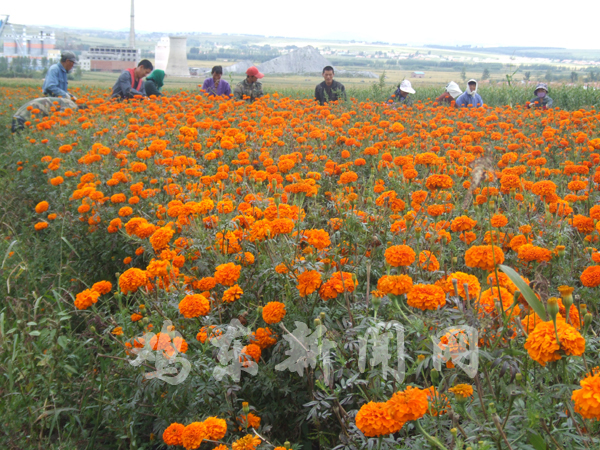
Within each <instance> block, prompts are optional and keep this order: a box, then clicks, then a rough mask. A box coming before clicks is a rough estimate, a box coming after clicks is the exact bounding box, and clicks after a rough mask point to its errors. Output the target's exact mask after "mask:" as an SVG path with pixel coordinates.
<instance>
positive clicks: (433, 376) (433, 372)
mask: <svg viewBox="0 0 600 450" xmlns="http://www.w3.org/2000/svg"><path fill="white" fill-rule="evenodd" d="M430 376H431V382H432V383H433V384H435V385H437V384H438V381H440V373H439V372H438V371H437V370H435V369H431V374H430Z"/></svg>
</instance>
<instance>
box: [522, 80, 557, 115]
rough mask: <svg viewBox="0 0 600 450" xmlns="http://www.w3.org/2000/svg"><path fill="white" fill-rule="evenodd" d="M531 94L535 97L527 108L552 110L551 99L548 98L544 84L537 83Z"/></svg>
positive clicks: (546, 87)
mask: <svg viewBox="0 0 600 450" xmlns="http://www.w3.org/2000/svg"><path fill="white" fill-rule="evenodd" d="M533 94H534V95H535V97H533V98H532V99H531V101H530V102H529V104H528V105H527V107H528V108H541V109H548V108H552V99H551V98H550V97H548V85H547V84H546V83H538V85H537V86H536V87H535V91H533Z"/></svg>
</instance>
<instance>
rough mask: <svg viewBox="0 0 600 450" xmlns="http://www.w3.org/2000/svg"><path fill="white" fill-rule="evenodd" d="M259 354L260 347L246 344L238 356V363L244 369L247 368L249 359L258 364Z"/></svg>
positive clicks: (260, 351)
mask: <svg viewBox="0 0 600 450" xmlns="http://www.w3.org/2000/svg"><path fill="white" fill-rule="evenodd" d="M261 353H262V350H261V348H260V346H258V345H256V344H248V345H246V346H245V347H244V348H242V351H241V354H240V362H241V363H243V365H244V367H248V365H249V362H250V360H251V359H253V360H254V361H255V362H258V360H259V359H260V355H261Z"/></svg>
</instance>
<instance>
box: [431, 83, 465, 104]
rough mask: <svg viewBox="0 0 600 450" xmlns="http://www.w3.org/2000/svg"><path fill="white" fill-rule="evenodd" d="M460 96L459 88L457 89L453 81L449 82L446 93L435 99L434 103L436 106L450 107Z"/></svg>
mask: <svg viewBox="0 0 600 450" xmlns="http://www.w3.org/2000/svg"><path fill="white" fill-rule="evenodd" d="M461 94H462V91H461V90H460V87H458V84H456V83H455V82H454V81H451V82H450V83H448V85H447V86H446V92H444V93H443V94H442V95H440V96H439V97H438V98H436V99H435V101H436V102H437V104H438V105H443V104H446V105H452V102H455V101H456V99H457V98H458V97H460V95H461ZM455 105H456V103H455Z"/></svg>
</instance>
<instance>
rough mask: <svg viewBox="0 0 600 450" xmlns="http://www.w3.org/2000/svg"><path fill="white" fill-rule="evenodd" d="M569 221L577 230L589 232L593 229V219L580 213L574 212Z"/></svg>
mask: <svg viewBox="0 0 600 450" xmlns="http://www.w3.org/2000/svg"><path fill="white" fill-rule="evenodd" d="M565 200H566V198H565ZM569 223H570V224H571V225H573V226H574V227H575V228H577V231H579V232H580V233H584V234H589V233H592V232H593V231H594V219H592V218H591V217H587V216H584V215H581V214H575V215H574V216H573V219H572V220H569Z"/></svg>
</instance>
